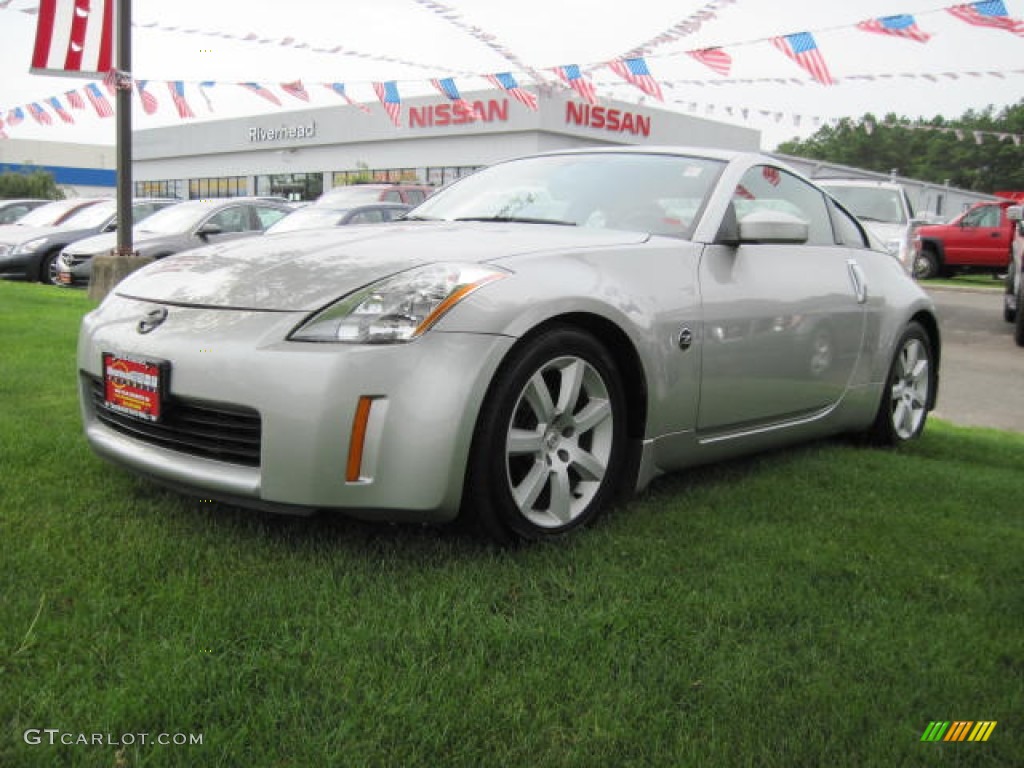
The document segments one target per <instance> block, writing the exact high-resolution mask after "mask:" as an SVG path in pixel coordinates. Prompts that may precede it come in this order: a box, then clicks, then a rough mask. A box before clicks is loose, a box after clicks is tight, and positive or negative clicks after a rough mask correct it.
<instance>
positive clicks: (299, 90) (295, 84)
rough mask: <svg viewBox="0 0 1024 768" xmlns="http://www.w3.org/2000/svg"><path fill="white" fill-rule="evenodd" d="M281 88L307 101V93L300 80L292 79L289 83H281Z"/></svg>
mask: <svg viewBox="0 0 1024 768" xmlns="http://www.w3.org/2000/svg"><path fill="white" fill-rule="evenodd" d="M281 90H282V91H284V92H285V93H287V94H288V95H289V96H294V97H295V98H296V99H301V100H302V101H309V93H308V92H307V91H306V87H305V86H304V85H303V84H302V81H301V80H293V81H292V82H290V83H281Z"/></svg>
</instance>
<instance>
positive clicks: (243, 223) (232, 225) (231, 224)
mask: <svg viewBox="0 0 1024 768" xmlns="http://www.w3.org/2000/svg"><path fill="white" fill-rule="evenodd" d="M248 213H249V212H248V211H247V210H246V209H245V208H243V207H242V206H235V207H233V208H225V209H224V210H223V211H220V212H219V213H215V214H214V215H213V216H212V217H210V221H209V223H210V224H213V225H214V226H215V227H218V228H219V229H220V231H221V232H245V231H246V230H248V229H249V216H248Z"/></svg>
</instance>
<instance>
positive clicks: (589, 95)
mask: <svg viewBox="0 0 1024 768" xmlns="http://www.w3.org/2000/svg"><path fill="white" fill-rule="evenodd" d="M553 71H554V73H555V74H556V75H558V76H559V77H560V78H561V79H562V82H563V83H565V84H566V85H568V86H569V87H570V88H572V89H573V90H574V91H576V93H578V94H579V95H580V96H581V97H583V100H584V101H586V102H587V103H588V104H597V89H595V88H594V84H593V83H592V82H591V81H590V80H588V79H587V77H586V76H585V75H584V74H583V73H582V72H581V71H580V68H579V65H578V64H565V65H564V66H561V67H555V68H554V70H553Z"/></svg>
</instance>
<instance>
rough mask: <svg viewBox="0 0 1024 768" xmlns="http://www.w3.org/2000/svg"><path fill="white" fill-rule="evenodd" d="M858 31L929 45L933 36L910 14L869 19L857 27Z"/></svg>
mask: <svg viewBox="0 0 1024 768" xmlns="http://www.w3.org/2000/svg"><path fill="white" fill-rule="evenodd" d="M857 28H858V29H862V30H864V31H865V32H874V33H875V34H878V35H892V36H893V37H905V38H907V39H908V40H916V41H917V42H919V43H927V42H928V41H929V40H931V39H932V36H931V35H929V34H928V33H927V32H925V31H924V30H923V29H921V28H920V27H919V26H917V22H916V21H914V17H913V16H911V15H910V14H908V13H901V14H899V15H898V16H882V17H880V18H877V19H868V20H867V21H862V22H860V23H859V24H858V25H857Z"/></svg>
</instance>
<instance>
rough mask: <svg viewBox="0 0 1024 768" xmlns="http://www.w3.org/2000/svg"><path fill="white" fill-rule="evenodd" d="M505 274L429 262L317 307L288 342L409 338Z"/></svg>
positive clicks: (379, 341)
mask: <svg viewBox="0 0 1024 768" xmlns="http://www.w3.org/2000/svg"><path fill="white" fill-rule="evenodd" d="M503 277H508V273H507V272H504V271H502V270H499V269H494V268H493V267H486V266H481V265H478V264H432V265H430V266H427V267H419V268H417V269H413V270H410V271H408V272H403V273H402V274H399V275H395V276H393V277H389V278H386V279H384V280H381V281H379V282H376V283H374V284H372V285H370V286H367V287H366V288H362V289H360V290H358V291H356V292H355V293H353V294H350V295H348V296H345V297H344V298H342V299H340V300H338V301H336V302H335V303H334V304H331V305H330V306H329V307H327V308H325V309H322V310H320V311H319V312H317V313H316V314H315V315H313V316H312V317H310V318H308V319H307V320H305V321H304V322H303V323H302V325H300V326H299V327H298V328H296V329H295V330H294V331H292V333H291V335H290V336H289V337H288V338H289V339H291V340H292V341H334V342H345V343H349V344H393V343H401V342H406V341H412V340H413V339H415V338H416V337H417V336H420V335H421V334H423V333H424V332H425V331H426V330H427V329H429V328H430V327H431V326H432V325H434V323H436V322H437V321H438V320H440V319H441V317H443V316H444V314H445V313H446V312H448V311H449V310H450V309H452V307H454V306H455V305H456V304H458V303H459V302H460V301H462V300H463V299H464V298H466V297H467V296H469V294H471V293H473V291H475V290H476V289H477V288H480V287H481V286H484V285H486V284H487V283H490V282H493V281H494V280H500V279H502V278H503Z"/></svg>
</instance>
